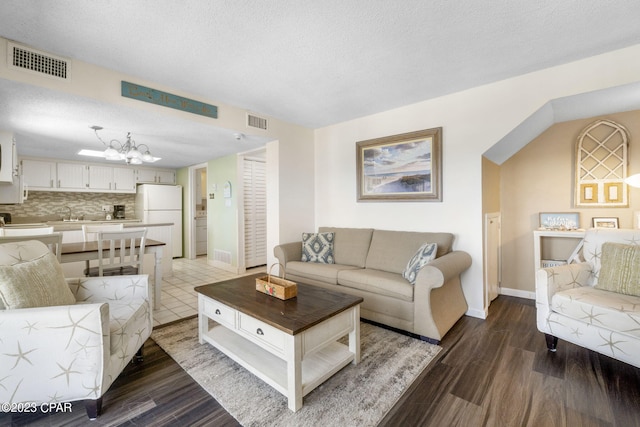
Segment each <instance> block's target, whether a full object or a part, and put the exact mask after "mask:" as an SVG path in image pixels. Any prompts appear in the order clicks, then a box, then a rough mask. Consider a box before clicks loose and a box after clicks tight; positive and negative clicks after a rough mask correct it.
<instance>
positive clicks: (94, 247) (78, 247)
mask: <svg viewBox="0 0 640 427" xmlns="http://www.w3.org/2000/svg"><path fill="white" fill-rule="evenodd" d="M139 243H140V242H139V241H136V247H138V246H139ZM108 244H109V242H104V244H103V246H102V248H103V249H108V248H109V246H108ZM165 245H166V243H164V242H160V241H158V240H152V239H145V241H144V246H145V247H151V246H165ZM127 247H129V243H128V242H127ZM86 252H98V242H97V241H92V242H73V243H63V244H62V250H61V253H62V255H69V254H78V253H86Z"/></svg>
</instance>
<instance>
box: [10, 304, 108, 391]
mask: <svg viewBox="0 0 640 427" xmlns="http://www.w3.org/2000/svg"><path fill="white" fill-rule="evenodd" d="M0 325H1V328H2V331H3V332H2V335H1V336H0V347H1V348H2V351H1V352H0V353H2V355H1V359H2V362H1V363H0V379H1V381H0V383H1V386H0V402H38V403H44V402H49V401H51V399H52V396H55V399H56V401H61V402H64V401H72V400H80V399H87V398H94V399H96V398H98V397H99V396H101V395H102V392H103V384H102V378H103V372H104V370H105V363H108V362H106V361H108V360H109V359H108V358H109V353H110V337H109V306H108V305H107V304H105V303H103V304H76V305H65V306H54V307H38V308H23V309H14V310H3V311H0Z"/></svg>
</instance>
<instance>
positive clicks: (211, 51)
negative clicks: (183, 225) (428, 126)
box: [0, 0, 640, 167]
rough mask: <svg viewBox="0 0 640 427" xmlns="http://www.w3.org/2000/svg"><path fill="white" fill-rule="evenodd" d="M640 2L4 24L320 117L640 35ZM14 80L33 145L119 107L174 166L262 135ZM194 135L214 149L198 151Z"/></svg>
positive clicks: (71, 0) (167, 10)
mask: <svg viewBox="0 0 640 427" xmlns="http://www.w3.org/2000/svg"><path fill="white" fill-rule="evenodd" d="M638 16H640V2H638V1H637V0H621V1H617V2H603V1H601V0H572V1H570V0H566V1H557V0H542V1H530V0H510V1H508V2H497V1H490V0H485V1H477V0H466V1H456V2H453V1H444V0H440V1H425V0H403V1H392V0H386V1H381V0H323V1H317V0H316V1H314V0H287V1H257V0H254V1H248V0H234V1H210V0H206V1H205V0H182V1H175V0H136V1H131V0H112V1H92V2H88V1H86V0H66V1H55V2H52V1H46V0H3V1H2V2H0V36H2V37H5V38H7V39H11V40H15V41H17V42H20V43H23V44H26V45H29V46H32V47H35V48H37V49H40V50H44V51H46V52H50V53H52V54H56V55H60V56H64V57H70V58H75V59H79V60H82V61H85V62H88V63H92V64H96V65H99V66H102V67H105V68H109V69H112V70H116V71H120V72H123V73H126V74H130V75H133V76H139V77H141V78H144V79H146V80H149V81H152V82H158V83H160V84H162V85H166V86H167V87H171V88H176V89H179V90H181V91H185V92H187V93H192V94H194V95H197V96H198V97H200V98H202V99H207V100H210V101H212V102H214V103H215V102H221V103H225V104H229V105H234V106H237V107H240V108H244V109H247V110H250V111H253V112H256V113H259V114H264V115H268V116H271V117H275V118H278V119H281V120H284V121H287V122H291V123H296V124H299V125H303V126H307V127H310V128H317V127H322V126H326V125H330V124H333V123H338V122H342V121H345V120H349V119H353V118H357V117H362V116H366V115H369V114H372V113H377V112H381V111H385V110H389V109H391V108H395V107H399V106H403V105H407V104H411V103H414V102H418V101H422V100H426V99H430V98H433V97H437V96H442V95H446V94H449V93H453V92H456V91H460V90H463V89H467V88H470V87H474V86H478V85H482V84H486V83H490V82H494V81H498V80H502V79H505V78H508V77H512V76H515V75H520V74H524V73H527V72H531V71H535V70H539V69H542V68H546V67H550V66H553V65H558V64H562V63H566V62H570V61H574V60H576V59H580V58H584V57H588V56H593V55H596V54H600V53H603V52H606V51H610V50H614V49H618V48H623V47H627V46H630V45H634V44H638V43H640V26H638V25H637V17H638ZM16 90H17V89H16V88H15V87H14V84H13V83H12V82H7V81H2V79H0V95H1V96H2V97H3V100H0V127H1V128H7V126H12V125H13V126H14V128H9V129H8V130H14V131H18V132H20V133H21V134H24V135H27V138H26V142H25V143H24V144H27V145H28V146H25V147H24V148H23V151H25V152H29V153H31V151H29V150H35V151H37V149H36V148H35V147H32V145H34V144H35V141H38V140H40V141H43V140H48V141H50V143H51V144H55V143H56V141H62V139H61V136H62V135H63V133H64V132H63V131H59V132H61V134H60V136H57V135H55V132H56V131H55V130H53V127H48V128H47V129H46V130H41V131H38V130H36V129H32V130H29V127H28V124H29V123H31V124H34V123H38V122H43V121H44V119H47V120H58V121H59V122H60V123H65V122H74V123H75V122H77V123H81V124H82V126H83V128H84V129H86V128H87V126H88V125H91V124H101V123H105V122H104V120H106V119H109V120H113V122H114V123H116V124H117V125H114V126H110V128H114V129H117V130H118V131H119V132H120V131H121V132H126V131H129V130H131V131H132V132H135V133H136V134H137V135H140V136H139V137H138V139H143V138H145V137H146V135H148V136H149V138H150V139H151V140H153V141H154V142H152V143H150V144H149V145H150V146H152V147H157V149H156V148H154V151H155V152H156V153H157V155H161V156H162V157H163V158H164V159H169V158H170V159H171V160H170V161H169V160H163V166H173V167H177V166H185V165H188V164H194V163H200V162H202V161H203V160H204V158H203V155H215V156H217V155H225V154H228V152H229V151H230V150H236V151H239V149H242V148H244V149H248V148H252V147H254V146H258V145H260V144H263V143H264V141H259V140H254V141H245V142H244V146H242V147H240V146H234V145H233V144H232V143H230V142H229V141H227V139H233V138H232V137H231V136H230V135H229V132H228V131H221V130H217V129H212V128H211V127H210V126H209V127H206V128H205V129H203V128H202V126H203V125H201V124H200V125H199V124H193V123H179V122H177V121H175V120H170V121H167V120H159V119H158V118H157V117H155V118H154V117H146V116H145V115H144V114H142V113H140V112H124V113H123V112H118V111H115V109H114V108H113V107H109V106H105V105H100V104H98V103H95V102H93V103H91V102H90V101H87V100H84V99H74V98H73V97H71V96H60V94H53V93H50V94H47V93H41V92H43V91H42V90H39V89H34V88H31V89H30V88H20V90H25V91H26V92H25V93H26V94H27V95H28V96H26V97H25V99H28V100H29V101H24V108H23V110H27V111H24V112H21V113H20V114H18V113H16V112H14V111H13V110H14V109H20V107H19V106H16V105H11V104H13V102H12V101H13V99H14V98H11V97H10V96H9V95H8V93H11V91H14V93H15V91H16ZM40 97H42V98H40ZM39 99H42V100H43V102H42V103H41V102H39ZM44 101H46V102H49V101H50V102H53V103H55V105H57V106H58V107H57V108H56V110H59V113H56V112H54V111H52V110H51V109H47V108H45V107H46V102H44ZM86 103H88V104H87V105H85V104H86ZM39 105H40V108H39V107H38V106H39ZM36 110H39V111H38V112H37V113H36ZM7 114H8V115H10V116H11V120H9V119H8V118H7ZM29 114H31V115H29ZM3 116H4V118H3ZM38 117H41V118H42V120H40V119H39V118H38ZM134 119H135V121H134ZM14 123H15V125H14ZM134 127H135V129H134ZM34 128H37V126H34ZM178 128H179V129H178ZM76 133H77V131H76ZM167 133H168V134H170V135H172V138H165V139H163V135H166V134H167ZM202 135H206V136H205V137H203V136H202ZM64 137H65V138H67V139H69V138H71V139H72V140H73V137H72V136H69V135H64ZM49 138H50V139H49ZM56 138H58V139H56ZM120 138H121V137H120ZM174 139H175V141H176V142H178V143H180V146H179V150H178V151H174V150H173V149H172V148H171V141H172V140H174ZM31 140H33V141H34V142H33V143H30V142H29V141H31ZM222 140H224V141H225V143H224V144H222V143H221V144H220V146H219V147H215V144H212V143H211V141H222ZM141 142H142V141H141ZM163 143H166V147H165V146H163ZM21 144H23V143H22V142H21ZM24 144H23V145H24ZM69 144H70V142H69ZM85 145H86V144H85ZM191 145H193V146H194V147H206V149H207V150H208V151H205V152H204V153H203V152H202V151H200V152H199V154H200V155H198V152H197V150H194V151H196V154H195V157H194V155H193V153H191V152H188V151H187V150H186V149H185V148H186V147H189V146H191ZM212 145H213V146H214V147H211V146H212ZM85 148H90V147H85ZM160 149H162V150H163V151H164V152H162V153H161V152H160ZM165 150H166V151H165ZM35 151H34V152H35ZM165 153H166V154H165ZM154 154H155V153H154ZM167 154H168V155H167ZM39 155H40V154H39Z"/></svg>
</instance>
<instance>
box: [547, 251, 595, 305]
mask: <svg viewBox="0 0 640 427" xmlns="http://www.w3.org/2000/svg"><path fill="white" fill-rule="evenodd" d="M591 272H592V268H591V264H590V263H588V262H581V263H578V264H567V265H561V266H558V267H550V268H541V269H539V270H538V271H537V272H536V303H538V304H543V305H547V306H548V305H550V304H551V298H553V295H554V294H555V293H556V292H560V291H562V290H565V289H572V288H577V287H580V286H589V285H590V280H591V275H592V273H591Z"/></svg>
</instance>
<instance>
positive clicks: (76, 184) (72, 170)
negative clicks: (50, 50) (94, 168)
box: [56, 163, 89, 190]
mask: <svg viewBox="0 0 640 427" xmlns="http://www.w3.org/2000/svg"><path fill="white" fill-rule="evenodd" d="M56 166H57V167H56V171H57V174H58V188H59V189H65V190H87V189H88V188H89V177H88V173H87V172H88V171H87V169H88V168H87V166H86V165H84V164H82V163H58V164H57V165H56Z"/></svg>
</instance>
